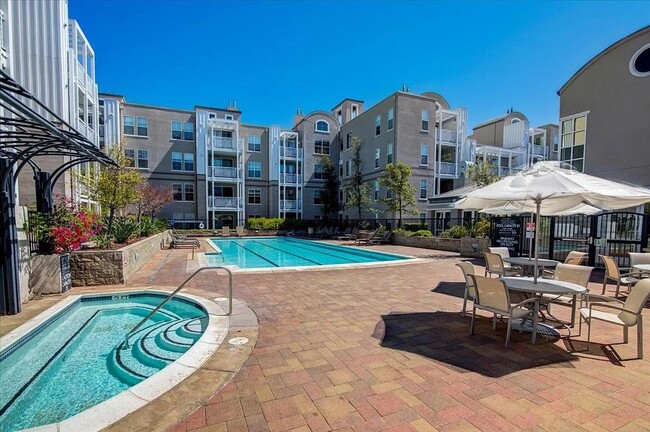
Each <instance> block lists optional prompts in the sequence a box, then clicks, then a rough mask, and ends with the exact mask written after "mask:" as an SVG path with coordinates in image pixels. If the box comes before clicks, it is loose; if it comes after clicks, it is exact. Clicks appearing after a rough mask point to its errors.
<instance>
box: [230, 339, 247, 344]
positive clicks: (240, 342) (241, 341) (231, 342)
mask: <svg viewBox="0 0 650 432" xmlns="http://www.w3.org/2000/svg"><path fill="white" fill-rule="evenodd" d="M228 343H229V344H230V345H245V344H247V343H248V338H245V337H234V338H232V339H228Z"/></svg>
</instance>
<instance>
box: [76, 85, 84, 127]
mask: <svg viewBox="0 0 650 432" xmlns="http://www.w3.org/2000/svg"><path fill="white" fill-rule="evenodd" d="M77 96H78V98H77V99H79V100H78V101H77V115H78V117H79V120H81V121H82V122H84V123H85V122H86V94H85V93H84V91H83V90H81V89H77Z"/></svg>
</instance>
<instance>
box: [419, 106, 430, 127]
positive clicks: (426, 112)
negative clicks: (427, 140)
mask: <svg viewBox="0 0 650 432" xmlns="http://www.w3.org/2000/svg"><path fill="white" fill-rule="evenodd" d="M425 122H426V129H425ZM420 132H429V110H422V114H421V117H420Z"/></svg>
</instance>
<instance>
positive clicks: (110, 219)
mask: <svg viewBox="0 0 650 432" xmlns="http://www.w3.org/2000/svg"><path fill="white" fill-rule="evenodd" d="M113 218H115V207H111V210H110V212H109V213H108V233H109V234H110V233H111V232H112V231H113Z"/></svg>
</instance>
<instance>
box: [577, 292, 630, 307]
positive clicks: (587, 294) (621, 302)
mask: <svg viewBox="0 0 650 432" xmlns="http://www.w3.org/2000/svg"><path fill="white" fill-rule="evenodd" d="M592 297H593V298H595V299H598V300H604V301H606V302H613V303H620V304H625V302H624V301H623V300H619V299H616V298H614V297H607V296H604V295H600V294H591V293H585V294H584V298H585V299H586V300H587V303H589V299H590V298H592Z"/></svg>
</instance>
